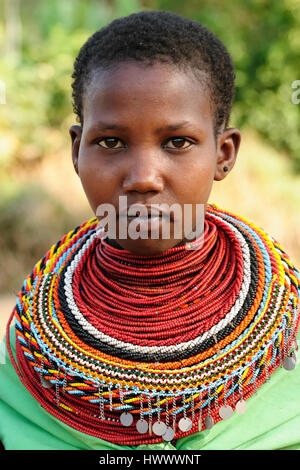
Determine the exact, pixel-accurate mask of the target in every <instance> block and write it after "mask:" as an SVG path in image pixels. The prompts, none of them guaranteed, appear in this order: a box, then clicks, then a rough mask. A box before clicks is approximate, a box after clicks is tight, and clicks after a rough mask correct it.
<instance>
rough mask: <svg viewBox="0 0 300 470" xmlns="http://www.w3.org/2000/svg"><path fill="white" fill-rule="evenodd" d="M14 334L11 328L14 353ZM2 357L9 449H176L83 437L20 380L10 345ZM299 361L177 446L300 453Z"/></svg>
mask: <svg viewBox="0 0 300 470" xmlns="http://www.w3.org/2000/svg"><path fill="white" fill-rule="evenodd" d="M14 336H15V330H14V327H11V344H12V347H13V350H14V344H15V338H14ZM1 347H2V355H1V357H0V440H1V441H2V442H3V444H4V446H5V449H6V450H23V449H24V450H143V449H145V450H152V449H153V450H154V449H160V450H164V449H166V450H174V449H175V447H173V445H172V444H171V443H160V444H152V445H140V446H120V445H117V444H112V443H110V442H107V441H105V440H102V439H98V438H96V437H93V436H89V435H86V434H83V433H81V432H79V431H76V430H75V429H73V428H71V427H70V426H68V425H66V424H64V423H62V422H60V421H59V420H57V419H56V418H54V417H53V416H52V415H51V414H49V413H48V412H46V411H45V410H44V409H43V408H42V407H41V406H40V405H39V403H38V402H37V401H36V400H35V399H34V398H33V397H32V396H31V395H30V393H29V392H28V391H27V389H26V388H25V387H24V386H23V384H22V383H21V381H20V380H19V378H18V376H17V374H16V372H15V370H14V368H13V366H12V364H11V362H10V359H9V355H8V352H7V350H6V347H5V343H4V342H2V345H1ZM299 389H300V361H299V359H298V360H297V364H296V368H295V369H294V370H293V371H289V372H288V371H286V370H284V369H281V368H279V369H277V370H276V371H275V372H274V373H273V374H272V376H271V377H270V381H269V382H267V383H265V384H264V385H263V386H262V387H261V388H260V389H259V390H258V392H257V393H256V394H254V395H253V396H252V397H251V398H250V399H249V400H247V411H246V413H244V414H243V415H238V414H237V413H234V415H233V417H232V418H230V419H228V420H223V421H220V422H218V423H216V425H215V426H214V427H213V428H212V429H211V430H205V431H202V432H201V433H196V434H193V435H190V436H187V437H185V438H182V439H179V440H177V441H176V449H178V450H231V449H234V450H261V449H262V450H275V449H286V450H300V399H299Z"/></svg>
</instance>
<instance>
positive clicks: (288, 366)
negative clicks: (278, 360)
mask: <svg viewBox="0 0 300 470" xmlns="http://www.w3.org/2000/svg"><path fill="white" fill-rule="evenodd" d="M282 365H283V367H284V368H285V370H293V369H295V367H296V358H295V357H294V356H288V357H286V358H285V359H284V361H283V363H282Z"/></svg>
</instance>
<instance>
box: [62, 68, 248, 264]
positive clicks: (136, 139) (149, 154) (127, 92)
mask: <svg viewBox="0 0 300 470" xmlns="http://www.w3.org/2000/svg"><path fill="white" fill-rule="evenodd" d="M83 116H84V123H83V126H82V127H81V126H72V127H71V128H70V135H71V138H72V158H73V164H74V167H75V170H76V172H77V174H78V175H79V177H80V179H81V183H82V186H83V189H84V191H85V193H86V196H87V198H88V200H89V203H90V205H91V208H92V209H93V211H94V213H95V214H97V209H99V206H100V205H101V204H111V205H112V206H113V207H114V208H115V209H116V214H117V220H116V226H117V230H116V238H115V239H116V241H117V242H118V244H119V245H120V246H121V247H122V248H124V249H125V250H129V251H131V252H133V253H135V254H138V255H153V254H159V253H162V252H164V251H166V250H168V249H170V248H172V247H174V246H175V245H177V244H178V243H179V242H180V240H181V239H183V238H184V230H183V228H184V219H185V211H184V205H185V204H189V205H190V207H192V208H193V210H192V215H191V214H190V217H191V221H190V222H191V225H192V227H195V226H196V224H197V219H196V216H197V211H196V207H197V205H202V208H204V210H205V207H206V204H207V201H208V198H209V195H210V192H211V189H212V184H213V181H214V180H217V181H219V180H222V179H223V178H224V177H225V176H226V174H228V172H227V173H225V172H224V171H223V167H224V166H227V167H228V169H229V170H230V169H231V168H232V167H233V166H234V163H235V159H236V156H237V152H238V148H239V143H240V132H239V131H238V130H237V129H226V130H225V131H223V132H222V133H221V134H220V135H219V136H218V140H217V142H216V140H215V137H214V126H213V122H214V121H213V111H212V109H211V104H210V95H209V92H208V89H207V87H206V86H205V85H203V86H202V85H201V84H200V82H199V81H198V80H196V78H195V77H194V76H193V75H192V74H191V73H188V72H183V71H180V70H179V69H178V68H176V67H175V66H171V65H166V64H161V63H156V64H154V65H151V66H148V67H146V66H145V64H143V63H138V62H126V63H122V64H119V65H118V66H116V67H114V68H112V69H110V70H106V71H104V70H101V69H100V70H98V71H97V72H95V73H94V75H93V78H92V80H91V81H90V83H89V85H88V87H87V90H86V93H85V95H84V102H83ZM120 196H126V197H127V199H126V201H127V208H129V207H130V206H131V205H132V204H136V203H138V204H142V205H146V204H147V205H152V204H155V205H157V204H159V205H160V204H164V205H165V207H169V208H171V206H172V205H173V204H177V207H180V208H182V212H181V214H182V215H181V220H182V222H178V221H179V219H178V220H177V219H176V215H175V213H173V215H174V216H175V220H174V221H171V222H170V224H171V226H170V237H169V238H167V239H166V238H163V237H162V236H161V231H160V232H159V233H160V236H159V237H158V238H157V237H156V238H151V232H149V233H148V237H147V238H141V237H140V238H137V239H133V238H132V237H130V236H129V234H128V236H127V237H126V238H125V239H124V238H119V231H118V223H119V221H121V220H122V221H123V222H124V218H121V217H120V219H119V218H118V210H119V197H120ZM198 214H199V213H198ZM137 215H138V213H137ZM186 217H187V216H186ZM131 221H132V219H128V221H127V223H128V226H129V225H130V223H131ZM175 223H182V237H181V238H176V233H175V230H174V227H175ZM176 227H178V225H177V226H176ZM160 230H161V227H160ZM137 232H138V230H137ZM174 234H175V236H174Z"/></svg>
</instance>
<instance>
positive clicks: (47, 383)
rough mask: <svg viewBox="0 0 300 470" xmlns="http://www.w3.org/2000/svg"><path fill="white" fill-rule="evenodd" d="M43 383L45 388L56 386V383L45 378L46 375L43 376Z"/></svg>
mask: <svg viewBox="0 0 300 470" xmlns="http://www.w3.org/2000/svg"><path fill="white" fill-rule="evenodd" d="M41 384H42V386H43V387H44V388H51V387H54V384H52V383H51V382H49V380H46V379H44V377H41Z"/></svg>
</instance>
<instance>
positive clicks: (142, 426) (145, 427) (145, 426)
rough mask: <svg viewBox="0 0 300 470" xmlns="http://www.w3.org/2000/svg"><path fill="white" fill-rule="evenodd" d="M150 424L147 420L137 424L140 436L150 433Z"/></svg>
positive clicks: (139, 421) (141, 420) (140, 420)
mask: <svg viewBox="0 0 300 470" xmlns="http://www.w3.org/2000/svg"><path fill="white" fill-rule="evenodd" d="M148 427H149V426H148V423H147V421H146V420H145V419H139V420H138V421H137V423H136V429H137V431H138V432H139V433H140V434H145V433H146V432H147V431H148Z"/></svg>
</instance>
